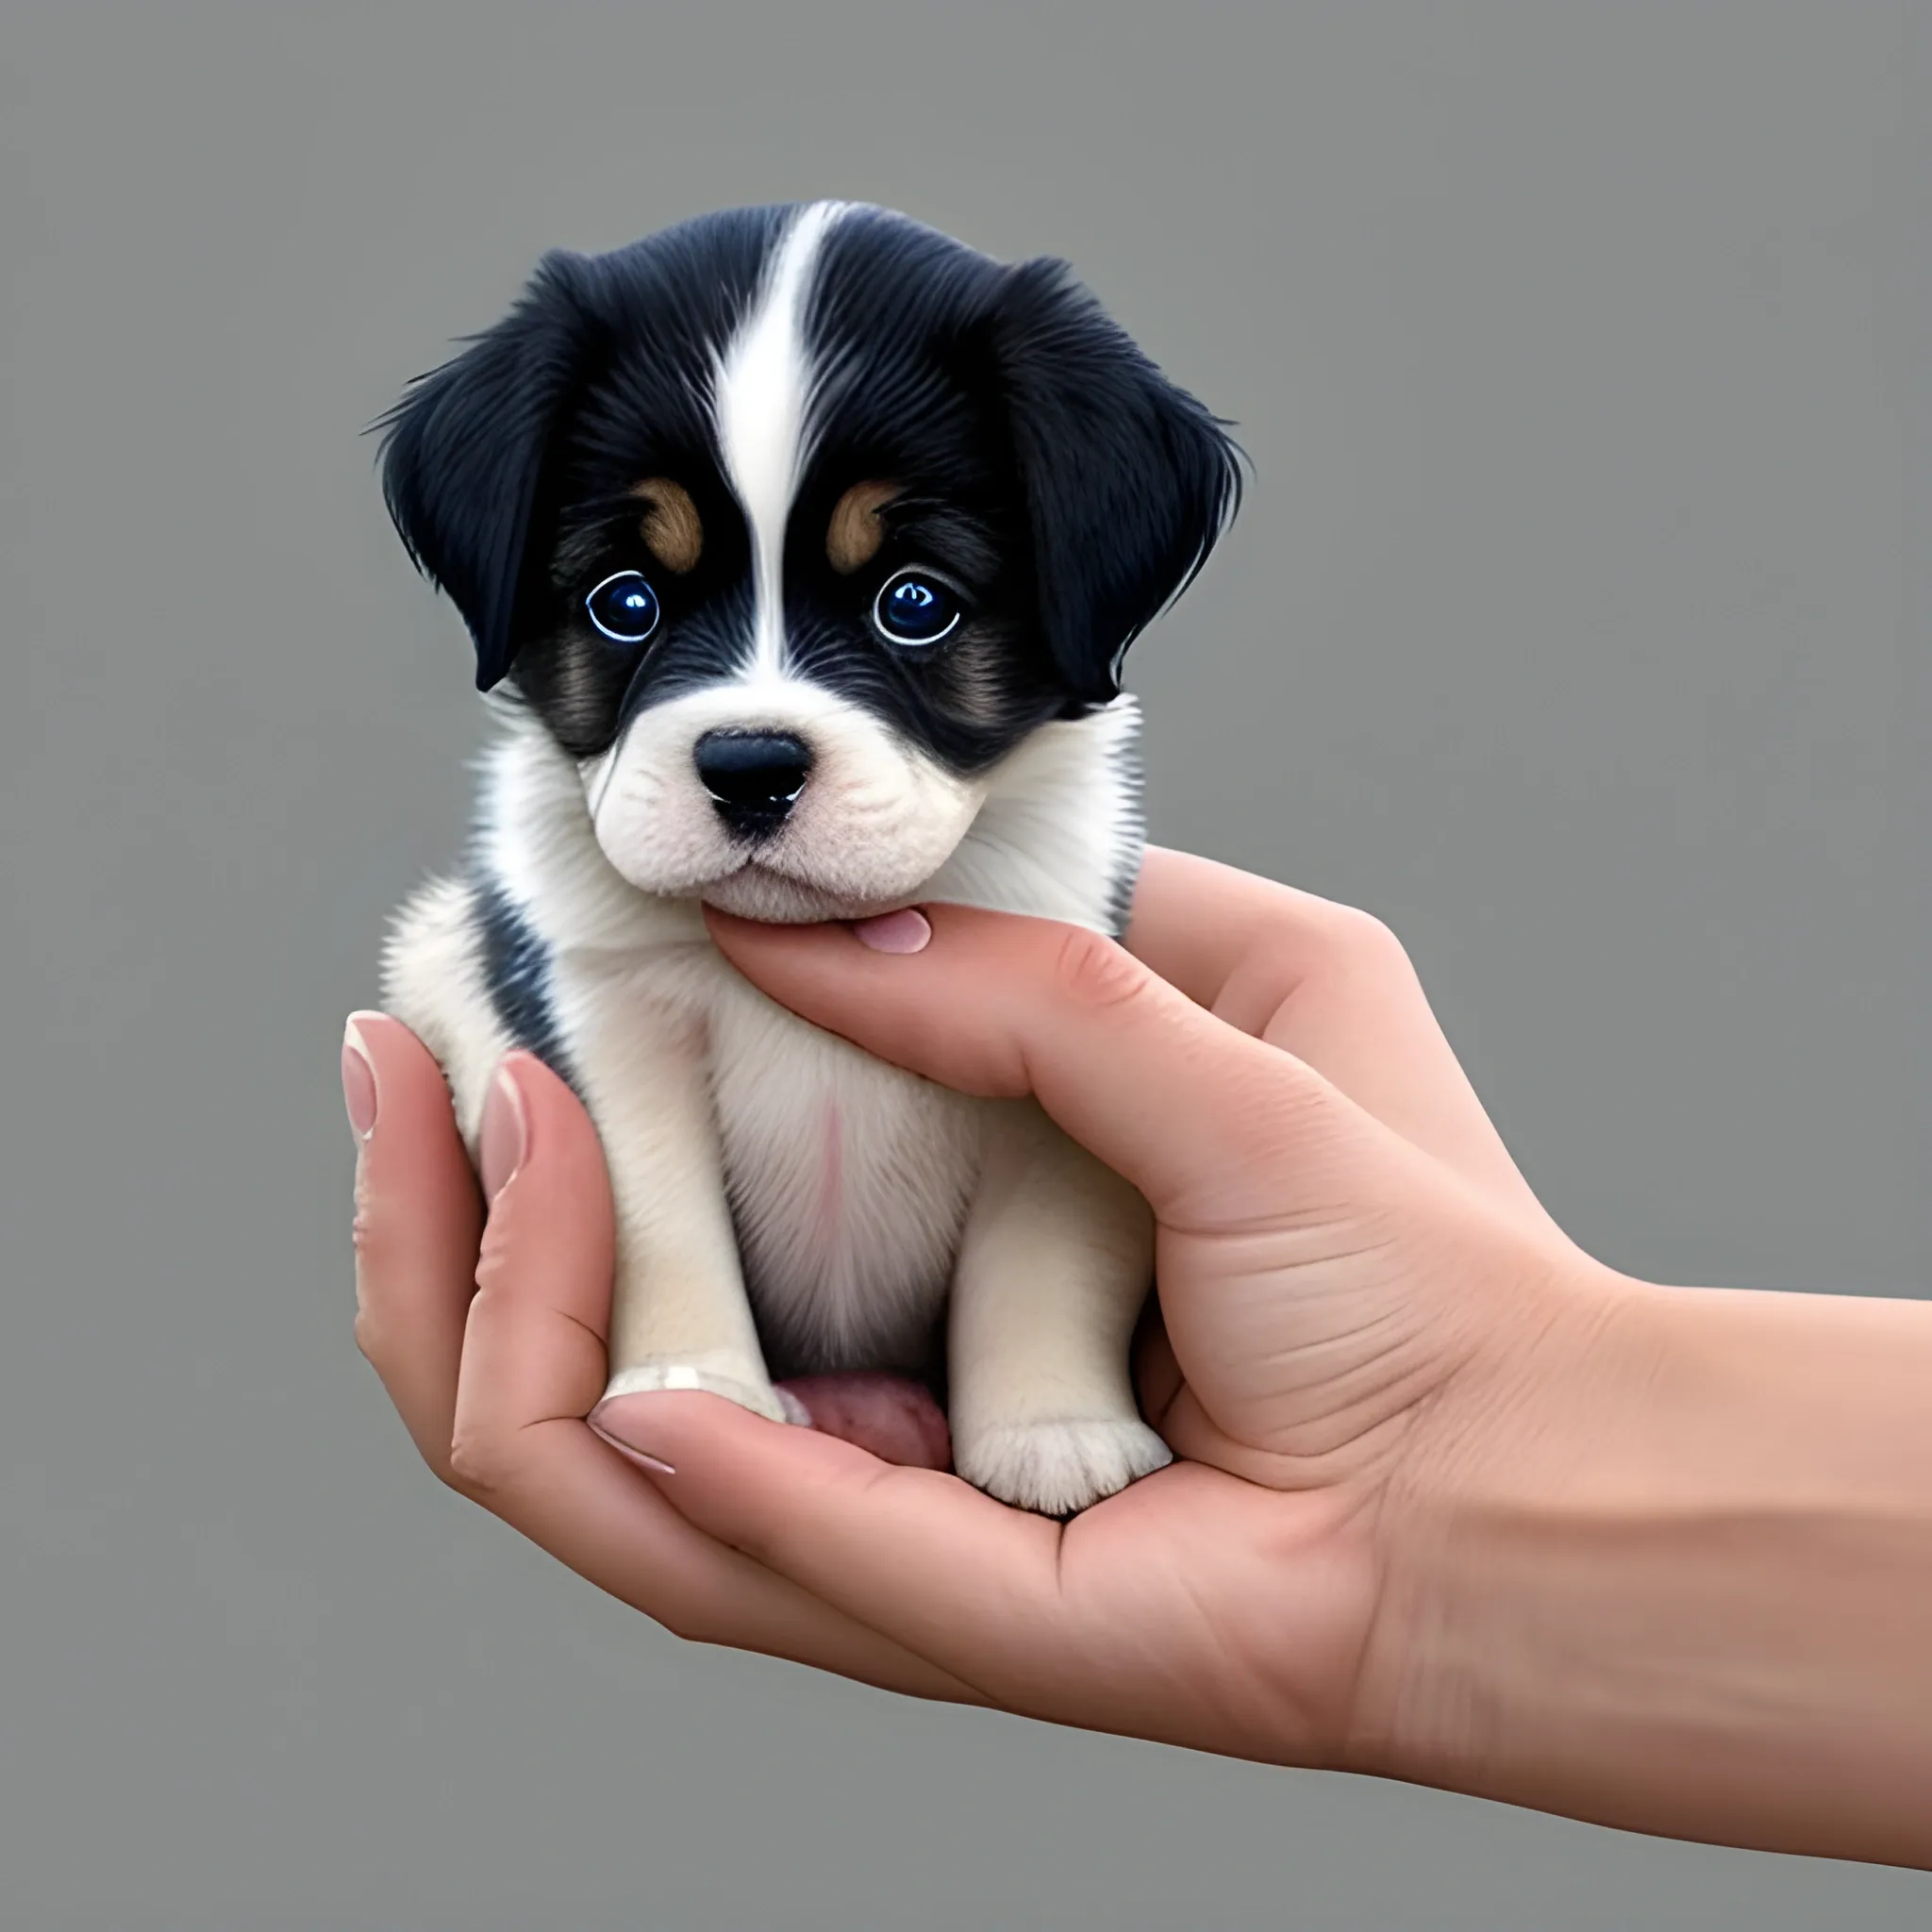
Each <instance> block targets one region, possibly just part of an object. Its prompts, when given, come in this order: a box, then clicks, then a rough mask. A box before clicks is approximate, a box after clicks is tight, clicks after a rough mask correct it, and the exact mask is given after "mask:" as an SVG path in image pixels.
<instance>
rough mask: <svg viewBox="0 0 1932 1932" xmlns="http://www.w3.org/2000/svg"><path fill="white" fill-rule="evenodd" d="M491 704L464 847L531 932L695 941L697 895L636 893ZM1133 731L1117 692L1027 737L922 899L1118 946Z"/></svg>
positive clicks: (570, 787)
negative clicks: (1087, 932)
mask: <svg viewBox="0 0 1932 1932" xmlns="http://www.w3.org/2000/svg"><path fill="white" fill-rule="evenodd" d="M497 708H498V711H499V715H500V716H501V717H502V719H503V722H504V727H505V728H504V729H503V731H502V733H501V735H500V736H499V737H498V738H497V740H496V741H495V742H494V743H493V744H491V746H490V747H489V748H488V750H487V751H486V752H485V753H484V755H483V758H482V761H481V773H482V784H481V787H480V792H479V799H478V804H479V811H478V816H477V824H476V830H475V841H474V851H475V858H476V861H477V862H478V863H479V864H480V865H481V866H482V868H483V869H484V870H486V871H487V872H488V873H489V874H491V877H493V878H494V879H495V880H496V881H497V882H498V884H500V885H501V887H502V888H503V890H504V891H506V892H507V893H508V896H509V898H510V899H511V900H512V901H513V902H514V903H515V904H516V905H517V906H518V907H519V908H520V909H521V910H522V911H523V912H524V913H525V916H526V917H528V918H529V919H530V921H531V923H532V924H533V925H534V926H535V927H536V929H537V930H538V931H539V932H541V934H542V936H543V937H544V938H545V939H546V940H547V941H549V942H550V943H551V944H553V945H558V946H586V947H594V948H597V949H599V950H605V949H610V950H625V949H628V948H633V947H651V946H661V945H665V944H676V943H680V942H691V941H701V940H703V938H704V936H705V932H704V923H703V919H702V917H701V914H700V911H699V905H698V901H697V900H695V899H667V898H660V897H658V896H656V895H654V894H652V893H648V892H641V891H638V890H637V888H636V887H634V886H633V885H631V884H630V882H629V881H628V880H627V879H625V877H624V875H623V874H621V873H619V872H618V871H617V869H616V868H615V867H614V866H613V865H612V864H611V863H610V861H609V860H608V858H606V857H605V856H604V851H603V848H602V847H601V846H600V845H599V844H598V843H597V840H596V835H595V833H594V831H593V830H592V828H591V814H590V808H589V806H588V804H587V802H586V800H585V796H584V788H583V782H582V780H581V778H580V776H579V774H578V771H577V767H576V765H575V762H574V761H573V760H572V758H570V756H569V754H568V753H566V752H565V751H564V750H563V749H562V747H561V746H560V745H558V742H557V741H556V740H555V739H553V738H552V737H551V736H550V734H549V733H548V732H547V731H546V730H544V729H543V727H542V726H541V724H539V723H537V721H536V720H535V719H533V718H532V717H530V716H529V715H528V714H527V713H525V712H523V711H521V710H519V709H515V708H511V707H509V706H507V705H501V704H500V705H499V707H497ZM1140 736H1141V713H1140V707H1139V705H1138V703H1137V702H1136V700H1135V699H1133V698H1132V697H1128V696H1121V697H1118V698H1116V699H1115V700H1114V701H1113V702H1112V703H1111V704H1110V705H1108V706H1105V707H1104V708H1100V709H1098V710H1094V711H1091V712H1089V713H1087V714H1086V715H1085V716H1084V717H1080V718H1074V719H1062V720H1058V721H1056V722H1055V723H1053V724H1045V725H1042V726H1041V727H1040V728H1039V729H1038V730H1036V731H1034V732H1033V733H1031V734H1030V735H1029V736H1028V737H1027V738H1026V739H1025V741H1024V742H1023V743H1022V744H1021V745H1020V746H1019V747H1018V748H1017V749H1016V750H1014V751H1013V752H1011V753H1009V754H1008V757H1007V758H1004V759H1002V760H1001V762H1000V763H999V764H998V765H996V766H995V767H994V768H993V769H992V771H991V773H990V774H987V775H986V777H985V778H984V779H983V781H982V782H983V783H984V784H985V786H986V800H985V803H984V804H983V805H982V806H981V807H980V809H979V811H978V813H977V815H976V816H975V818H974V822H973V824H972V826H971V827H970V829H969V830H968V831H967V834H966V836H965V838H963V839H962V840H961V841H959V843H958V846H956V847H955V848H954V851H953V854H952V857H951V858H948V859H947V860H946V862H945V863H944V864H943V865H942V866H941V868H940V869H939V871H938V872H937V873H935V874H933V876H932V877H931V878H930V879H929V880H928V881H927V882H926V884H925V886H924V888H923V889H922V891H920V893H919V894H918V897H919V898H920V899H921V900H923V901H924V902H926V903H928V904H935V905H952V906H974V907H979V908H984V909H986V910H988V911H993V912H1017V913H1023V914H1025V915H1027V916H1029V917H1031V918H1035V919H1057V920H1061V921H1064V922H1066V923H1067V924H1073V925H1084V926H1088V927H1091V928H1092V929H1093V930H1094V931H1097V932H1104V933H1108V934H1110V935H1113V936H1116V937H1118V935H1119V934H1120V933H1122V932H1123V931H1124V929H1125V926H1126V919H1127V910H1128V908H1129V906H1130V904H1131V902H1132V899H1133V891H1134V882H1135V880H1136V879H1137V878H1138V877H1139V875H1140V871H1141V852H1142V849H1143V845H1144V841H1145V829H1144V822H1143V819H1142V814H1141V763H1140Z"/></svg>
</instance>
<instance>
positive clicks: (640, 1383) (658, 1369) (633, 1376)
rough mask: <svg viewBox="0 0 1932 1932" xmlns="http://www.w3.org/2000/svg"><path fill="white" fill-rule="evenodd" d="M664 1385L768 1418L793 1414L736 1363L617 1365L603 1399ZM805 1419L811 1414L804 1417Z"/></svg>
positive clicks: (776, 1420) (652, 1391) (784, 1418)
mask: <svg viewBox="0 0 1932 1932" xmlns="http://www.w3.org/2000/svg"><path fill="white" fill-rule="evenodd" d="M663 1389H699V1390H702V1391H704V1392H705V1393H706V1394H708V1395H722V1396H724V1399H725V1401H727V1402H735V1403H737V1405H738V1406H739V1407H741V1408H748V1409H750V1410H751V1412H752V1413H753V1414H754V1415H761V1416H763V1417H764V1418H765V1419H766V1420H767V1421H768V1422H774V1423H791V1422H796V1421H798V1420H799V1418H798V1417H797V1416H796V1415H793V1414H792V1413H791V1411H790V1410H789V1409H788V1407H786V1404H785V1403H784V1401H783V1400H782V1399H781V1398H780V1396H779V1394H778V1391H776V1390H775V1389H774V1388H773V1387H772V1385H771V1383H769V1382H768V1381H766V1380H765V1379H764V1378H763V1377H762V1376H758V1375H756V1374H755V1373H753V1372H747V1371H746V1370H743V1369H741V1368H738V1367H736V1366H713V1365H711V1364H705V1365H703V1366H700V1365H699V1364H697V1363H694V1362H677V1361H664V1360H654V1361H648V1362H640V1363H638V1364H636V1365H635V1366H634V1367H631V1368H627V1369H620V1370H619V1371H618V1372H617V1374H614V1375H612V1376H611V1378H610V1381H609V1384H608V1387H607V1388H606V1389H605V1391H604V1395H603V1400H604V1401H606V1402H614V1401H615V1400H616V1399H617V1397H618V1396H620V1395H651V1394H655V1393H657V1392H658V1391H659V1390H663ZM806 1420H807V1421H809V1420H810V1418H809V1417H807V1418H806Z"/></svg>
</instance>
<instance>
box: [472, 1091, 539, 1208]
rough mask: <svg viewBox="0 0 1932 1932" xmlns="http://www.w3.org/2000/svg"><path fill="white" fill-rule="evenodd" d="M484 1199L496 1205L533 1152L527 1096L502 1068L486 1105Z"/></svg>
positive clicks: (483, 1152) (484, 1107) (484, 1123)
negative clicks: (495, 1202) (526, 1115)
mask: <svg viewBox="0 0 1932 1932" xmlns="http://www.w3.org/2000/svg"><path fill="white" fill-rule="evenodd" d="M482 1139H483V1147H482V1168H483V1197H484V1199H485V1200H487V1201H491V1202H494V1201H495V1199H496V1197H497V1196H498V1195H499V1194H501V1193H502V1192H503V1191H504V1189H506V1188H507V1187H508V1186H509V1184H510V1182H511V1181H513V1180H515V1179H516V1177H517V1174H518V1172H519V1170H520V1169H521V1168H522V1167H523V1164H524V1156H525V1154H526V1153H527V1152H528V1151H529V1124H528V1123H527V1122H526V1121H525V1118H524V1096H523V1095H522V1094H521V1093H519V1092H518V1091H517V1088H516V1082H515V1081H514V1080H512V1079H511V1078H510V1076H509V1069H508V1068H507V1067H501V1068H499V1069H498V1070H497V1074H496V1078H495V1079H493V1080H492V1081H491V1083H490V1092H489V1095H488V1097H487V1098H486V1099H485V1100H484V1102H483V1136H482Z"/></svg>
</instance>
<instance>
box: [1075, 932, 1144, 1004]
mask: <svg viewBox="0 0 1932 1932" xmlns="http://www.w3.org/2000/svg"><path fill="white" fill-rule="evenodd" d="M1053 977H1054V984H1055V985H1056V986H1057V987H1058V990H1059V991H1060V993H1061V994H1062V995H1063V996H1064V997H1065V998H1067V999H1069V1000H1072V1001H1074V1003H1075V1004H1077V1005H1079V1006H1083V1007H1119V1006H1124V1005H1125V1004H1126V1003H1127V1002H1128V1001H1129V1000H1132V999H1135V998H1137V997H1139V996H1140V994H1141V992H1142V991H1144V990H1145V988H1146V986H1147V984H1148V974H1147V969H1146V968H1145V967H1144V966H1142V965H1141V962H1140V961H1139V960H1138V959H1136V958H1134V956H1133V955H1132V954H1131V953H1129V952H1127V951H1126V949H1125V948H1124V947H1123V946H1117V945H1115V944H1114V942H1113V941H1111V940H1109V939H1107V938H1105V937H1103V936H1102V935H1101V934H1099V933H1097V932H1092V931H1090V930H1089V929H1088V928H1087V927H1085V926H1072V927H1070V928H1069V929H1068V930H1067V931H1066V932H1064V933H1062V934H1061V935H1060V939H1059V943H1058V948H1057V949H1056V952H1055V955H1054V962H1053Z"/></svg>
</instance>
